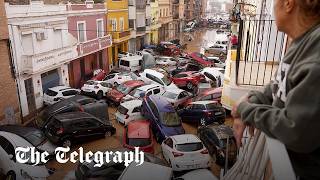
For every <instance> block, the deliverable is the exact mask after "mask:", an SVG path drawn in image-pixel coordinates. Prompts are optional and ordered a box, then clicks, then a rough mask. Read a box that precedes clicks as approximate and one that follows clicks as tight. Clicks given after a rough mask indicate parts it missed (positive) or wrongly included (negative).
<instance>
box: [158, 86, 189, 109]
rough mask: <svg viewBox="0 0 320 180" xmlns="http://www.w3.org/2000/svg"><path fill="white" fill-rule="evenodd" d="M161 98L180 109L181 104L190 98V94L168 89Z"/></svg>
mask: <svg viewBox="0 0 320 180" xmlns="http://www.w3.org/2000/svg"><path fill="white" fill-rule="evenodd" d="M162 96H163V97H165V98H166V99H167V101H169V102H170V103H171V104H172V105H173V106H174V107H176V108H177V107H178V108H179V107H180V108H181V106H182V104H183V103H185V102H186V101H187V100H188V99H190V98H191V97H192V95H191V93H188V92H187V91H185V90H182V89H168V90H166V91H165V92H164V93H163V94H162Z"/></svg>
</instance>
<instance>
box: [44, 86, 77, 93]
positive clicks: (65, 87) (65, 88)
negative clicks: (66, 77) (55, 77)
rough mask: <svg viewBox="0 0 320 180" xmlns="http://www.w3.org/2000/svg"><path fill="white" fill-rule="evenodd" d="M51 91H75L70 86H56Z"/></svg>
mask: <svg viewBox="0 0 320 180" xmlns="http://www.w3.org/2000/svg"><path fill="white" fill-rule="evenodd" d="M49 89H50V90H52V91H56V92H58V91H64V90H67V89H73V88H71V87H68V86H55V87H51V88H49Z"/></svg>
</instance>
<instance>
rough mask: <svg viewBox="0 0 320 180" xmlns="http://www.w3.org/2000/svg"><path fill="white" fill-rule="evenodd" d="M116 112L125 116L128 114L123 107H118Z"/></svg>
mask: <svg viewBox="0 0 320 180" xmlns="http://www.w3.org/2000/svg"><path fill="white" fill-rule="evenodd" d="M118 111H119V112H120V113H121V114H127V113H128V109H127V108H125V107H123V106H119V107H118Z"/></svg>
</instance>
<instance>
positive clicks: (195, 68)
mask: <svg viewBox="0 0 320 180" xmlns="http://www.w3.org/2000/svg"><path fill="white" fill-rule="evenodd" d="M201 69H202V66H201V65H198V64H195V63H187V64H185V65H183V66H177V68H176V69H174V70H172V71H171V72H170V74H171V76H174V75H176V74H179V73H181V72H185V71H200V70H201Z"/></svg>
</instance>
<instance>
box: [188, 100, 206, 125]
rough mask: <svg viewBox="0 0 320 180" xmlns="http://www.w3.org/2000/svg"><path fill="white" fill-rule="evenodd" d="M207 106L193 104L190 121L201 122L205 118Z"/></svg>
mask: <svg viewBox="0 0 320 180" xmlns="http://www.w3.org/2000/svg"><path fill="white" fill-rule="evenodd" d="M204 109H205V106H204V105H203V104H193V106H192V114H191V115H190V119H191V120H192V121H199V120H200V119H201V118H202V117H204V116H203V110H204Z"/></svg>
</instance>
